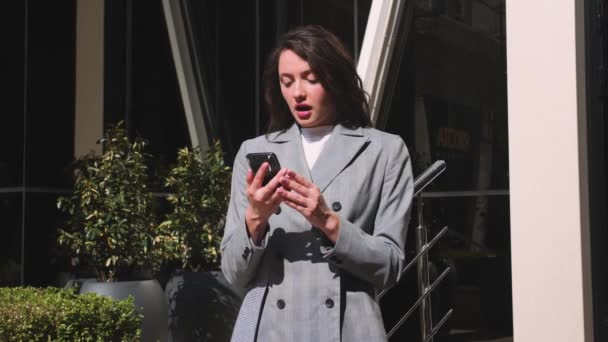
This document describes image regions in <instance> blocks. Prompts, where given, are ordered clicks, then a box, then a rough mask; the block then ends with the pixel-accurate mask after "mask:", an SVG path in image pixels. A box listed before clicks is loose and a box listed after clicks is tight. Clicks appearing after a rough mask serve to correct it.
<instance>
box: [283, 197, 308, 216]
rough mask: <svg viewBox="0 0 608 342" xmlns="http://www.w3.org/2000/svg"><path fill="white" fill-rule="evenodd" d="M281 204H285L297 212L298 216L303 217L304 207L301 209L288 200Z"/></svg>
mask: <svg viewBox="0 0 608 342" xmlns="http://www.w3.org/2000/svg"><path fill="white" fill-rule="evenodd" d="M283 203H285V204H286V205H287V206H288V207H290V208H293V209H295V210H297V211H298V212H299V213H300V214H302V215H304V210H305V209H306V207H303V206H301V205H299V204H297V203H294V202H292V201H288V200H284V201H283Z"/></svg>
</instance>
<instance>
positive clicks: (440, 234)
mask: <svg viewBox="0 0 608 342" xmlns="http://www.w3.org/2000/svg"><path fill="white" fill-rule="evenodd" d="M447 231H448V226H445V227H443V229H442V230H441V231H440V232H439V233H437V235H435V237H434V238H433V240H431V242H429V243H427V244H426V246H424V248H423V249H422V250H421V251H420V252H419V253H418V254H416V256H415V257H414V258H413V259H412V260H410V262H409V263H408V264H407V265H406V266H405V267H404V268H403V270H402V271H401V274H404V273H405V272H407V271H408V270H409V269H410V268H411V267H412V266H414V265H415V264H416V262H417V261H418V259H420V258H421V257H422V256H423V255H426V253H427V251H428V250H429V249H431V247H433V245H434V244H435V243H436V242H437V241H439V239H440V238H441V237H442V236H443V235H444V234H445V233H447ZM388 290H390V289H384V290H382V292H380V293H379V294H378V296H377V299H378V300H380V299H382V297H384V295H385V294H386V292H387V291H388Z"/></svg>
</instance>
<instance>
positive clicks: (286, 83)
mask: <svg viewBox="0 0 608 342" xmlns="http://www.w3.org/2000/svg"><path fill="white" fill-rule="evenodd" d="M281 83H282V84H283V86H284V87H289V86H290V85H291V81H281Z"/></svg>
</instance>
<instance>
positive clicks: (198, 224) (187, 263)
mask: <svg viewBox="0 0 608 342" xmlns="http://www.w3.org/2000/svg"><path fill="white" fill-rule="evenodd" d="M230 178H231V172H230V167H228V166H226V165H225V164H224V155H223V152H222V147H221V145H220V143H219V141H217V142H216V143H215V144H213V145H212V146H211V147H210V148H209V150H207V151H205V152H203V153H201V150H200V149H198V148H195V149H189V148H182V149H180V150H179V151H178V154H177V165H175V166H174V167H173V168H172V169H171V172H170V173H169V175H168V176H167V178H166V179H165V186H166V187H167V189H168V190H169V191H170V195H169V196H168V198H167V200H168V201H169V204H170V205H171V208H172V211H171V212H170V213H169V214H168V215H167V219H166V220H165V221H164V222H163V223H162V224H161V225H160V228H161V229H162V230H163V231H164V236H169V238H168V239H166V240H165V241H163V243H162V246H163V247H165V254H164V255H163V257H164V258H165V259H168V260H166V261H167V262H169V263H173V264H174V265H175V266H177V267H178V268H181V269H184V270H190V271H209V270H219V261H220V242H221V239H222V234H223V226H224V222H223V221H224V217H225V215H226V210H227V208H228V198H229V196H230Z"/></svg>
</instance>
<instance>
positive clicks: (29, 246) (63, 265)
mask: <svg viewBox="0 0 608 342" xmlns="http://www.w3.org/2000/svg"><path fill="white" fill-rule="evenodd" d="M58 197H59V195H57V194H43V193H28V194H26V200H25V228H24V232H25V244H24V246H25V250H24V258H25V260H24V269H23V271H24V280H25V284H27V285H34V286H48V285H55V286H62V285H63V284H62V282H63V280H62V279H64V280H65V279H66V277H65V274H66V273H64V272H67V271H69V264H68V258H67V256H65V254H64V253H61V252H60V251H59V250H58V248H57V231H58V229H59V227H61V225H62V224H63V223H64V222H65V221H63V220H64V219H65V218H66V217H65V216H63V215H62V214H61V213H60V212H59V211H58V209H57V204H56V203H57V198H58Z"/></svg>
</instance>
